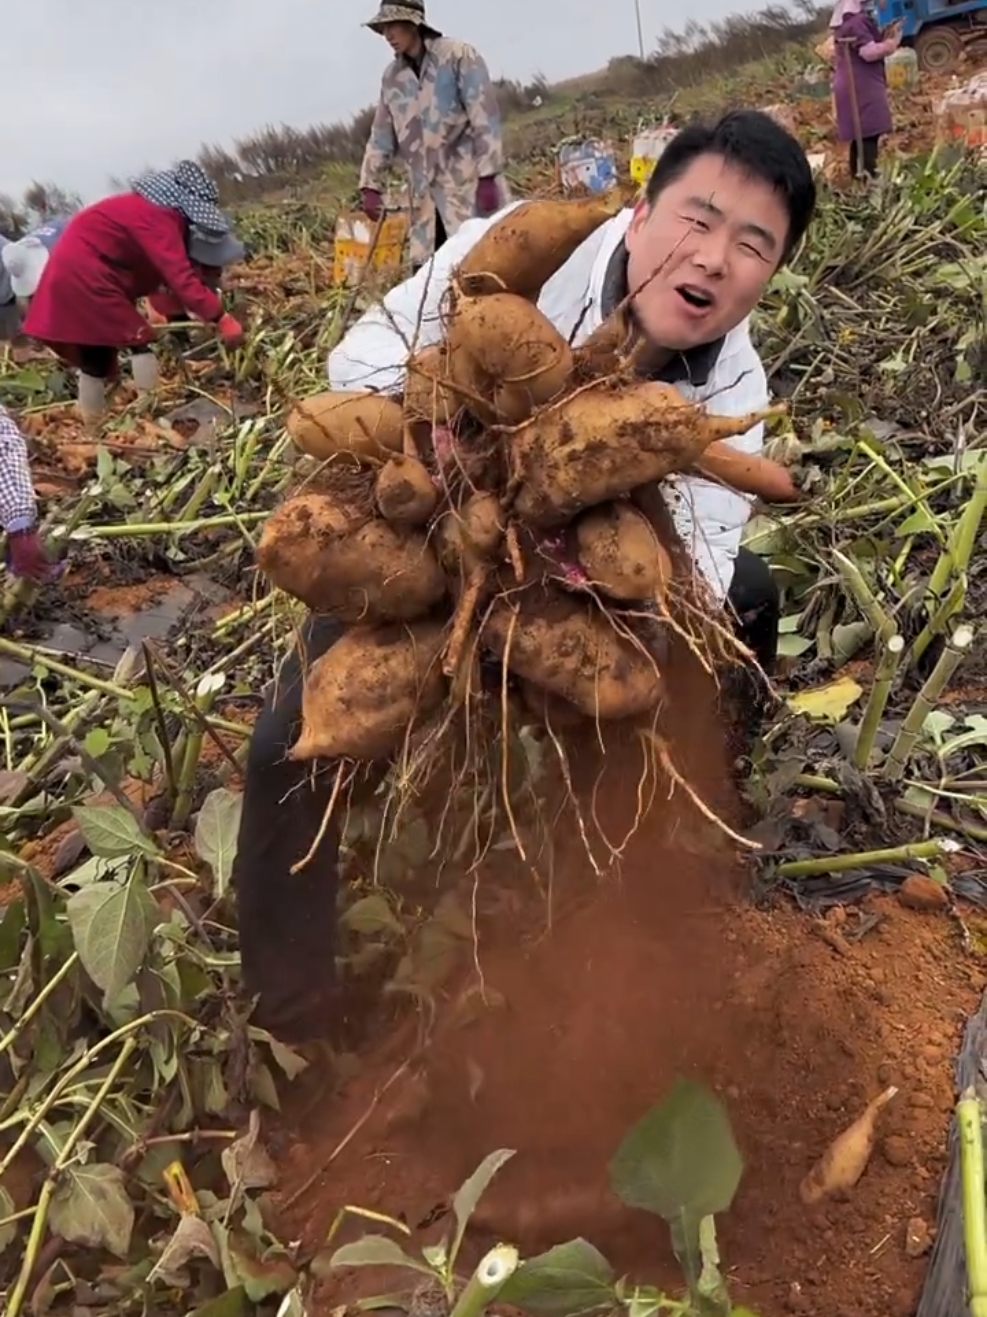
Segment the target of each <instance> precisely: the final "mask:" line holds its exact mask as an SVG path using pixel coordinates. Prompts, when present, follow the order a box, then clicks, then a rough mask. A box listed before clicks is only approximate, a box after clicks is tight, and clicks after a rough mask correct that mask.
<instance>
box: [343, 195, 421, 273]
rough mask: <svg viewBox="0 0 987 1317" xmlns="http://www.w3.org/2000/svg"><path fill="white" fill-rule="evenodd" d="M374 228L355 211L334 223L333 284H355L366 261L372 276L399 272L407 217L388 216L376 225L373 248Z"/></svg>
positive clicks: (346, 213) (402, 215) (365, 218)
mask: <svg viewBox="0 0 987 1317" xmlns="http://www.w3.org/2000/svg"><path fill="white" fill-rule="evenodd" d="M375 228H376V225H375V224H374V223H373V222H372V221H371V220H369V219H367V217H366V215H364V214H363V213H362V212H361V211H358V210H354V211H345V212H344V213H343V214H341V215H340V216H339V218H338V219H337V220H336V237H335V245H334V251H333V279H334V280H335V282H336V283H338V284H347V285H349V286H352V285H354V284H357V283H359V282H360V280H361V279H362V278H363V271H364V268H365V267H366V265H367V263H368V258H369V264H370V268H371V270H373V271H374V273H375V274H383V275H398V274H400V273H401V261H402V258H403V255H404V244H405V240H406V239H407V236H408V216H407V215H406V214H401V213H399V214H396V215H388V216H387V217H386V219H385V220H384V222H383V224H382V225H381V226H380V234H379V236H378V238H377V245H376V247H373V239H374V229H375ZM371 248H373V254H372V255H371Z"/></svg>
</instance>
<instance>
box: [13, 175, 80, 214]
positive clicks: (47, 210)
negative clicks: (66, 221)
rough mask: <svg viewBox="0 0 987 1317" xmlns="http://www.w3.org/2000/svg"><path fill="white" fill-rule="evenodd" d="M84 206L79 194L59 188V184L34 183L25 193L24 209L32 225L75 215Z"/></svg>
mask: <svg viewBox="0 0 987 1317" xmlns="http://www.w3.org/2000/svg"><path fill="white" fill-rule="evenodd" d="M82 204H83V203H82V198H81V197H80V196H79V194H78V192H71V191H69V190H68V189H66V188H63V187H59V186H58V184H57V183H38V182H34V183H32V184H31V186H30V187H29V188H28V189H27V191H26V192H25V193H24V208H25V210H27V211H28V213H29V215H30V218H31V222H32V223H38V224H43V223H44V221H45V220H48V219H53V218H54V217H55V216H59V215H74V214H75V212H76V211H77V210H81V209H82Z"/></svg>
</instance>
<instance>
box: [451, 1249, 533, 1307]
mask: <svg viewBox="0 0 987 1317" xmlns="http://www.w3.org/2000/svg"><path fill="white" fill-rule="evenodd" d="M518 1262H519V1257H518V1251H517V1249H516V1248H514V1247H513V1246H512V1245H510V1244H498V1245H497V1247H496V1248H492V1249H491V1250H490V1252H489V1253H487V1254H486V1256H485V1257H484V1258H482V1259H481V1261H480V1264H479V1266H478V1267H477V1269H476V1270H475V1271H474V1272H473V1275H472V1276H471V1277H470V1279H469V1281H468V1282H467V1284H466V1288H465V1289H464V1290H463V1292H462V1294H460V1296H459V1298H458V1299H457V1300H456V1303H455V1306H454V1308H453V1310H452V1312H451V1313H450V1315H449V1317H481V1314H482V1313H484V1312H485V1311H486V1310H487V1308H489V1306H490V1305H491V1303H494V1302H495V1301H496V1299H497V1295H498V1294H499V1293H500V1291H501V1290H502V1289H503V1288H504V1286H505V1285H506V1284H507V1282H508V1281H509V1280H510V1278H511V1277H512V1276H513V1275H514V1273H515V1271H517V1267H518Z"/></svg>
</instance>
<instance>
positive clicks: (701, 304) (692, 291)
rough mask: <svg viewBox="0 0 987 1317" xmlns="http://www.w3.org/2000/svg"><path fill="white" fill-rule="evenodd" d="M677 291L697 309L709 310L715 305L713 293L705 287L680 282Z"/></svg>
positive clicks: (684, 300)
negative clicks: (708, 291)
mask: <svg viewBox="0 0 987 1317" xmlns="http://www.w3.org/2000/svg"><path fill="white" fill-rule="evenodd" d="M675 291H676V292H677V293H678V295H679V297H681V298H682V300H683V302H686V303H687V304H688V305H689V306H691V307H692V308H693V309H694V310H696V311H707V310H708V309H709V308H710V307H711V306H712V305H713V301H714V298H713V294H712V293H707V292H706V290H705V289H704V288H696V287H695V285H694V284H680V285H679V286H678V288H676V290H675Z"/></svg>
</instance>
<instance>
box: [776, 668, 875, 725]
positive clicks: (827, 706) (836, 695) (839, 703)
mask: <svg viewBox="0 0 987 1317" xmlns="http://www.w3.org/2000/svg"><path fill="white" fill-rule="evenodd" d="M862 694H863V689H862V687H860V686H858V685H857V683H856V682H855V681H854V680H853V678H852V677H839V678H837V680H836V681H829V682H827V683H826V684H825V686H817V687H816V688H815V689H814V690H807V691H796V693H795V694H794V695H789V697H788V699H787V701H786V703H787V705H788V707H789V708H790V709H791V710H792V712H793V713H804V714H805V715H806V717H808V718H811V719H813V721H815V722H824V723H838V722H840V721H841V720H842V719H843V718H845V717H846V713H847V710H848V709H849V708H850V705H851V704H854V703H855V702H856V701H857V700H859V699H860V697H861V695H862Z"/></svg>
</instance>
